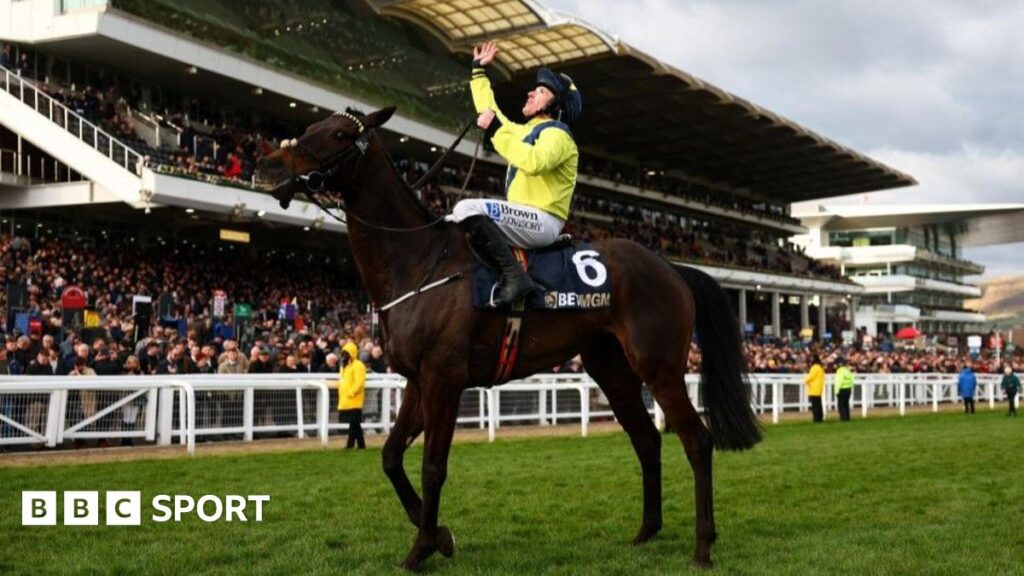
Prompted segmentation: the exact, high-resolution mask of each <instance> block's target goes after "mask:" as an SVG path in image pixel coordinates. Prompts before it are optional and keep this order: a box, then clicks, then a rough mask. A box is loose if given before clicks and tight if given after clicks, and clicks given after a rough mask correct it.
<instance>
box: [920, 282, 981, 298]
mask: <svg viewBox="0 0 1024 576" xmlns="http://www.w3.org/2000/svg"><path fill="white" fill-rule="evenodd" d="M915 280H916V281H917V282H916V284H917V289H918V290H929V291H931V292H943V293H946V294H956V295H958V296H967V297H969V298H981V288H980V287H978V286H972V285H970V284H957V283H956V282H946V281H945V280H932V279H930V278H915Z"/></svg>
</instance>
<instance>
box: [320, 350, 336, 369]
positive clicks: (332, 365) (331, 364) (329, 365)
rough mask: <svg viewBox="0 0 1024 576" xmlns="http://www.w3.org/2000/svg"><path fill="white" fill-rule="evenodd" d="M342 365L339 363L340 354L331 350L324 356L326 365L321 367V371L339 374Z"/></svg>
mask: <svg viewBox="0 0 1024 576" xmlns="http://www.w3.org/2000/svg"><path fill="white" fill-rule="evenodd" d="M340 368H341V367H340V366H339V365H338V355H337V354H335V353H334V352H331V353H330V354H328V355H327V356H326V357H325V358H324V365H323V366H321V367H320V370H319V371H320V372H321V373H325V374H339V373H340Z"/></svg>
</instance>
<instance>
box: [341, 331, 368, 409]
mask: <svg viewBox="0 0 1024 576" xmlns="http://www.w3.org/2000/svg"><path fill="white" fill-rule="evenodd" d="M341 351H342V352H343V353H346V354H348V355H349V358H351V360H349V363H348V365H347V366H345V367H344V368H342V369H341V372H340V373H339V376H340V380H339V381H338V410H356V409H358V410H361V409H362V408H363V399H364V396H365V394H364V393H365V391H366V364H363V363H362V362H361V361H360V360H359V350H358V348H356V345H355V344H353V343H352V342H349V343H348V344H345V345H344V346H342V348H341Z"/></svg>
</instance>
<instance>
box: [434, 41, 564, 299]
mask: <svg viewBox="0 0 1024 576" xmlns="http://www.w3.org/2000/svg"><path fill="white" fill-rule="evenodd" d="M497 54H498V47H497V45H496V44H495V43H493V42H490V43H487V44H484V45H483V46H480V47H477V48H476V49H474V50H473V76H472V80H471V81H470V89H471V91H472V93H473V105H474V106H475V107H476V111H477V113H478V114H479V116H478V117H477V125H478V126H479V127H480V128H482V129H484V130H486V131H487V132H488V133H489V134H493V136H491V142H492V143H493V144H494V149H495V150H496V151H497V152H498V154H500V155H501V156H502V157H503V158H504V159H505V160H506V161H507V162H508V174H507V176H506V178H505V193H506V195H507V200H504V201H502V200H488V199H472V200H462V201H460V202H458V203H457V204H456V205H455V208H454V209H453V210H452V213H451V215H449V216H448V220H449V221H453V222H458V223H459V224H460V225H461V226H462V227H463V229H464V230H466V233H467V236H468V238H469V241H470V243H471V244H472V246H473V247H474V248H475V249H476V250H477V251H479V252H481V253H482V254H483V255H484V256H485V257H488V258H490V259H491V260H492V261H493V262H494V263H495V264H497V265H498V267H499V269H500V270H501V273H502V281H501V284H500V285H499V286H498V289H497V291H496V294H495V296H494V298H493V300H492V302H491V304H492V305H493V306H495V307H498V306H502V305H505V304H509V303H511V302H513V301H515V300H516V298H518V297H519V296H522V295H523V294H527V293H529V292H531V291H533V290H535V289H536V288H537V287H536V285H535V284H534V283H533V281H532V280H531V279H530V277H529V276H527V275H526V272H524V271H523V268H522V266H521V265H520V264H519V263H518V262H517V261H516V259H515V258H514V257H513V256H512V252H511V250H510V249H509V242H511V243H512V244H514V245H516V246H520V247H522V248H539V247H542V246H547V245H549V244H551V243H552V242H554V241H555V239H556V238H557V237H558V234H559V233H560V232H561V230H562V227H563V226H564V225H565V221H566V220H567V219H568V218H569V205H570V204H571V202H572V193H573V191H574V190H575V189H576V171H577V167H578V164H579V151H578V150H577V148H576V142H575V140H573V136H572V129H571V127H572V125H573V124H574V123H575V122H576V120H577V119H578V118H579V116H580V113H581V112H582V109H583V100H582V97H581V96H580V92H579V90H577V89H576V86H575V85H574V84H573V82H572V79H571V78H569V77H568V76H566V75H565V74H556V73H554V72H552V71H551V70H549V69H547V68H541V69H540V70H539V71H538V72H537V81H536V83H535V86H534V88H533V90H531V91H530V92H529V94H528V95H527V98H526V104H524V105H523V116H525V117H526V119H527V121H526V123H525V124H517V123H515V122H512V121H511V120H509V119H508V117H507V116H506V115H505V114H504V113H502V111H501V110H500V109H499V108H498V105H497V103H496V102H495V100H494V92H493V90H492V89H491V83H490V81H489V80H488V79H487V75H486V73H485V67H486V66H487V65H488V64H490V63H491V62H492V61H493V60H494V58H495V56H497Z"/></svg>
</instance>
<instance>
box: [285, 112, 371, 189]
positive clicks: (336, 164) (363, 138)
mask: <svg viewBox="0 0 1024 576" xmlns="http://www.w3.org/2000/svg"><path fill="white" fill-rule="evenodd" d="M334 115H335V116H341V117H343V118H347V119H349V120H351V121H352V122H353V123H354V124H355V125H356V126H357V127H358V128H359V134H358V136H357V137H356V139H355V141H354V142H353V143H352V145H351V146H347V147H345V148H343V149H341V150H339V151H338V152H335V153H334V154H333V155H332V156H329V157H327V158H324V159H321V158H320V156H319V155H318V154H317V153H316V152H315V151H313V150H311V149H310V148H309V147H308V146H306V145H305V144H303V142H302V140H301V139H296V138H293V139H291V140H285V141H284V142H282V143H281V146H282V147H293V148H298V149H299V150H301V151H302V153H303V154H306V155H307V156H309V157H310V158H313V159H314V160H316V163H317V167H316V168H314V169H312V170H310V171H308V172H306V173H305V174H297V175H295V176H292V177H291V178H289V179H288V180H285V181H284V182H281V183H280V184H278V185H277V186H275V187H274V189H273V190H272V191H271V194H272V195H273V196H274V198H277V199H278V201H279V202H280V203H281V207H282V208H285V209H287V208H288V205H289V204H290V203H291V201H292V198H293V197H294V196H295V192H294V190H293V187H294V186H297V185H304V186H305V187H306V191H307V192H308V193H309V194H310V195H313V194H321V193H323V192H325V186H326V185H327V182H328V181H329V180H330V179H331V178H332V177H333V176H334V175H335V174H336V173H337V172H338V171H339V170H340V169H341V168H344V167H346V166H348V165H349V164H350V163H352V162H353V161H355V163H356V169H355V174H356V175H357V176H358V174H359V168H360V167H361V164H362V160H363V158H365V157H366V150H367V149H369V147H370V139H371V138H372V137H373V128H370V129H369V130H367V129H366V127H365V126H364V125H363V122H362V121H361V120H359V119H358V118H356V117H355V116H354V115H352V114H349V113H348V112H340V111H339V112H335V113H334ZM345 135H346V134H345V133H343V132H338V133H337V134H336V137H338V138H341V137H343V136H345ZM293 163H294V159H293ZM293 167H294V166H293ZM292 172H293V173H294V170H293V171H292Z"/></svg>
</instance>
